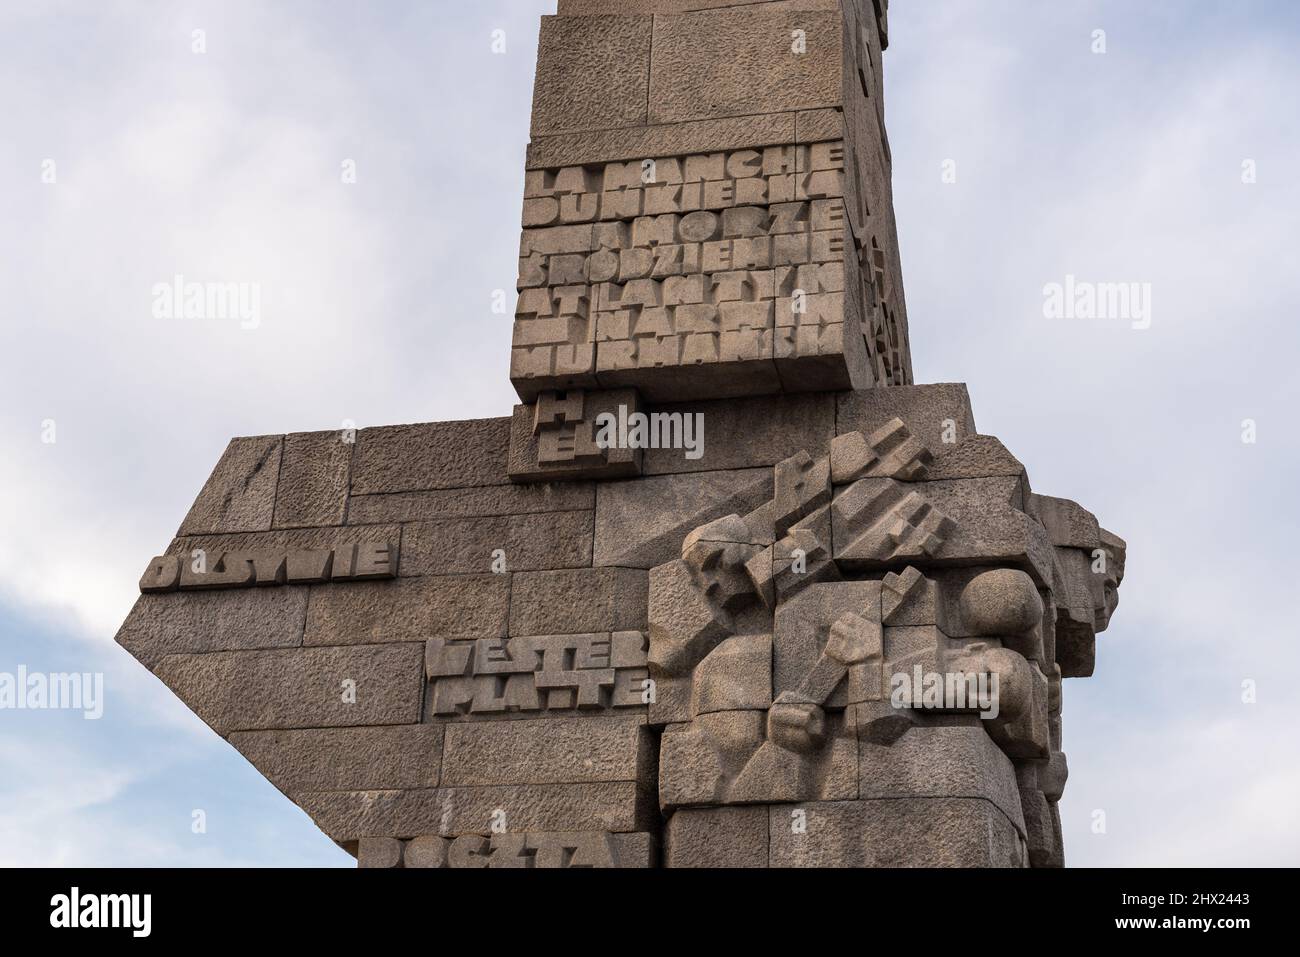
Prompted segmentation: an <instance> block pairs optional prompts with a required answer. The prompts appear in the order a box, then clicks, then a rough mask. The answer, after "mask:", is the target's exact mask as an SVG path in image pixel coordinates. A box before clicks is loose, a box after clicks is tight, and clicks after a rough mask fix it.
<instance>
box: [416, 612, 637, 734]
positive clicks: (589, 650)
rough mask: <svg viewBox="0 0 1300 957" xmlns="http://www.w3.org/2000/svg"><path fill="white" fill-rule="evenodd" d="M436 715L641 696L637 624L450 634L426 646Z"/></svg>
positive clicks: (603, 705)
mask: <svg viewBox="0 0 1300 957" xmlns="http://www.w3.org/2000/svg"><path fill="white" fill-rule="evenodd" d="M425 672H426V674H427V675H428V677H429V680H430V681H431V682H432V684H431V689H430V690H431V698H430V706H429V707H430V712H431V714H433V715H435V716H443V717H448V716H457V715H479V716H486V715H492V714H506V713H510V712H537V711H603V710H609V709H612V708H631V707H640V706H643V705H645V704H646V697H645V696H646V690H647V681H648V679H649V671H648V670H647V667H646V637H645V635H644V634H642V633H641V632H639V631H616V632H613V633H603V634H593V635H542V636H536V637H519V638H479V639H476V640H474V641H448V640H445V639H442V638H431V639H429V641H428V644H427V645H426V646H425Z"/></svg>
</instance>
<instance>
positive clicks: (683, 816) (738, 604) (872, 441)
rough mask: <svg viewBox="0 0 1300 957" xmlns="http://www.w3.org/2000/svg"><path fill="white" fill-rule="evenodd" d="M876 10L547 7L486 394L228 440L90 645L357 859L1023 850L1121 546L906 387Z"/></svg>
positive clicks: (925, 858) (984, 854) (932, 854)
mask: <svg viewBox="0 0 1300 957" xmlns="http://www.w3.org/2000/svg"><path fill="white" fill-rule="evenodd" d="M886 13H887V0H874V2H873V0H780V2H757V3H748V4H744V5H727V4H726V3H725V2H724V0H640V2H634V0H559V11H558V15H557V16H553V17H546V18H544V19H543V22H542V29H541V41H540V50H539V55H538V66H537V83H536V90H535V94H534V101H533V118H532V143H531V145H530V147H529V151H528V160H527V169H526V171H525V176H524V183H525V187H524V200H523V232H522V236H521V241H520V252H519V299H518V308H517V312H516V316H515V325H514V338H513V346H512V352H511V356H510V378H511V381H512V383H513V384H514V386H515V388H516V390H517V392H518V393H519V397H520V399H521V402H522V404H520V405H518V406H516V407H515V409H514V413H513V415H511V416H508V417H503V418H499V419H487V420H480V421H469V422H443V423H435V424H429V425H406V426H392V427H386V428H370V429H362V430H360V431H359V432H355V433H351V432H344V433H338V432H326V433H307V434H291V435H273V436H265V437H258V438H240V439H235V440H233V441H232V442H231V443H230V446H229V447H228V448H227V450H226V452H225V454H224V455H223V456H222V458H221V460H220V461H219V462H218V463H217V465H216V468H215V470H214V471H213V473H212V476H211V478H209V480H208V482H207V484H206V485H205V486H204V488H203V489H202V491H201V492H200V494H199V497H198V499H197V500H196V501H195V503H194V506H193V507H192V508H191V509H190V512H189V514H188V515H187V516H186V517H185V519H184V521H183V522H182V523H181V526H180V529H179V531H178V533H177V537H176V538H175V539H174V540H173V541H172V542H171V544H170V545H169V546H168V547H167V549H166V552H165V554H164V555H162V556H160V557H157V558H154V559H153V560H152V561H150V562H149V564H148V566H147V568H146V570H145V573H144V575H143V577H142V579H141V582H140V590H141V592H142V594H141V596H140V599H139V601H138V603H137V604H136V606H135V608H134V609H133V610H132V612H131V614H130V616H129V618H128V619H127V621H126V622H125V624H124V625H123V626H122V629H121V631H120V632H119V633H118V636H117V640H118V642H119V643H120V644H121V645H122V646H123V647H125V648H126V649H127V650H128V651H130V652H131V654H133V655H134V656H135V657H136V658H137V659H139V661H140V662H142V663H143V664H144V665H145V666H147V667H148V668H150V669H151V670H152V671H153V673H154V674H156V675H157V676H158V678H160V679H161V680H162V681H163V682H165V683H166V684H167V686H168V687H169V688H171V689H172V690H173V691H174V692H175V693H176V694H177V695H178V696H179V697H180V698H181V699H182V700H183V701H184V702H185V703H186V704H187V705H188V706H189V707H190V708H192V709H193V710H194V711H195V712H196V713H197V714H198V715H199V716H200V717H201V718H202V719H203V720H204V721H206V722H207V723H208V724H209V725H210V726H211V727H212V728H213V730H215V731H216V732H217V733H218V734H220V735H222V736H223V737H224V738H225V739H226V740H227V741H229V742H230V744H232V745H233V746H234V747H236V748H237V749H239V751H240V752H241V753H242V754H243V755H244V756H246V757H247V758H248V760H250V761H251V762H252V763H253V764H254V765H255V766H256V767H257V768H258V769H259V770H260V771H261V772H262V773H263V774H264V775H266V777H267V778H268V779H270V780H271V782H272V783H274V784H275V785H276V787H278V788H279V789H280V790H281V791H282V792H283V793H284V794H285V795H286V796H287V797H289V798H290V799H291V800H292V801H294V802H295V803H296V804H298V805H299V806H300V807H302V808H303V809H304V810H305V811H306V812H307V813H308V814H309V815H310V816H311V817H312V819H313V820H314V821H315V822H316V824H317V825H318V826H319V827H320V828H321V830H322V831H324V832H325V833H326V834H327V835H329V836H330V837H331V838H332V839H333V840H335V841H336V842H338V843H339V844H340V845H341V846H342V847H344V848H346V849H347V850H349V851H351V852H352V853H354V854H356V855H357V858H358V861H359V863H360V865H361V866H363V867H582V866H599V867H654V866H665V867H701V866H703V867H708V866H747V867H767V866H823V865H835V866H900V865H908V866H912V865H915V866H935V865H947V866H1008V867H1022V866H1034V867H1044V866H1054V865H1061V864H1062V863H1063V850H1062V842H1061V827H1060V818H1059V815H1058V812H1057V802H1058V800H1059V799H1060V797H1061V792H1062V789H1063V787H1064V785H1065V778H1066V764H1065V755H1064V754H1063V753H1062V745H1061V711H1062V705H1061V691H1062V687H1061V686H1062V679H1063V678H1076V677H1086V676H1088V675H1090V674H1091V673H1092V671H1093V659H1094V645H1095V635H1096V632H1098V631H1101V630H1102V629H1104V628H1105V627H1106V625H1107V623H1108V620H1109V618H1110V615H1111V613H1112V611H1113V610H1114V608H1115V605H1116V590H1117V588H1118V586H1119V583H1120V581H1121V579H1122V577H1123V572H1124V553H1125V546H1124V543H1123V541H1121V540H1120V539H1119V538H1117V537H1116V536H1114V535H1112V534H1110V533H1109V532H1107V531H1106V530H1104V529H1103V528H1101V527H1100V526H1099V525H1098V523H1097V520H1096V518H1094V517H1093V515H1092V514H1091V513H1089V512H1088V511H1087V510H1085V509H1084V508H1082V507H1080V506H1079V505H1077V504H1075V503H1074V502H1070V501H1067V500H1064V499H1058V498H1051V497H1048V496H1045V495H1040V494H1037V493H1035V492H1033V491H1032V490H1031V489H1030V485H1029V481H1028V478H1027V476H1026V473H1025V468H1024V466H1023V465H1021V463H1020V462H1019V461H1017V460H1016V459H1015V457H1014V456H1013V455H1012V454H1011V453H1010V452H1009V451H1008V450H1007V449H1006V448H1005V447H1004V446H1003V445H1002V443H1000V442H999V441H998V440H997V439H996V438H993V437H992V436H986V435H980V434H979V433H978V431H977V430H976V428H975V422H974V417H973V415H972V412H971V408H970V404H969V400H968V397H967V394H966V389H965V387H964V386H962V385H914V384H913V382H912V365H911V358H910V350H909V345H908V330H907V312H906V307H905V304H904V298H903V285H902V276H901V269H900V264H899V256H898V244H897V240H896V230H895V225H894V218H893V217H894V213H893V206H892V200H891V187H890V178H891V172H890V165H891V160H890V154H889V145H888V140H887V139H886V136H885V132H884V123H883V117H884V112H883V101H882V87H881V55H882V51H883V50H884V49H885V47H886V46H887V45H888V37H889V34H888V23H887V17H886ZM503 359H504V357H503Z"/></svg>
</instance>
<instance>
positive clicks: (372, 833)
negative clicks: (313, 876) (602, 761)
mask: <svg viewBox="0 0 1300 957" xmlns="http://www.w3.org/2000/svg"><path fill="white" fill-rule="evenodd" d="M296 800H297V801H298V804H299V806H301V807H302V809H303V810H304V811H306V812H307V813H308V814H310V815H311V816H312V820H314V821H315V822H316V825H317V827H319V828H320V829H321V830H322V831H324V832H325V833H326V834H328V835H329V836H330V837H331V838H333V839H334V840H336V841H354V840H356V839H358V838H361V837H415V836H419V835H421V834H439V835H442V836H444V837H446V836H455V835H459V834H483V833H493V822H494V821H499V822H500V827H501V828H502V829H503V833H507V834H521V833H527V832H529V831H563V830H566V829H568V830H572V829H574V827H575V824H580V825H581V827H582V828H583V829H588V830H602V831H643V830H646V829H647V828H648V827H649V825H650V822H651V818H652V812H653V805H652V804H650V803H647V801H646V800H645V795H644V794H643V793H642V792H640V791H639V790H638V786H637V784H635V783H634V782H630V781H619V782H614V783H598V784H539V785H488V786H485V787H461V788H426V789H408V790H400V791H312V792H307V793H304V794H301V795H298V796H297V798H296Z"/></svg>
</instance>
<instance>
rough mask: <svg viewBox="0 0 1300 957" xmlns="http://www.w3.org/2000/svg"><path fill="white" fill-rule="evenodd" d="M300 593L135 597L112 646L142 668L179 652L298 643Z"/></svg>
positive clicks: (303, 608)
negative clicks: (134, 660) (119, 648)
mask: <svg viewBox="0 0 1300 957" xmlns="http://www.w3.org/2000/svg"><path fill="white" fill-rule="evenodd" d="M306 608H307V589H306V588H258V589H246V590H242V591H238V592H173V593H170V594H164V595H141V596H140V597H139V598H137V599H136V602H135V607H133V608H132V609H131V613H130V614H129V615H128V616H127V618H126V621H124V622H123V623H122V627H121V628H120V629H118V632H117V638H116V641H117V643H118V644H119V645H121V646H122V647H123V648H125V649H126V650H127V651H129V652H131V654H133V655H135V657H136V658H137V659H139V660H140V661H141V662H142V663H143V664H144V665H145V666H147V667H149V668H154V667H155V666H156V665H157V664H158V662H160V661H161V660H162V659H163V658H164V657H165V656H167V655H172V654H179V653H184V652H206V651H239V650H248V649H253V648H290V647H293V646H295V645H301V644H302V634H303V616H304V614H305V612H306Z"/></svg>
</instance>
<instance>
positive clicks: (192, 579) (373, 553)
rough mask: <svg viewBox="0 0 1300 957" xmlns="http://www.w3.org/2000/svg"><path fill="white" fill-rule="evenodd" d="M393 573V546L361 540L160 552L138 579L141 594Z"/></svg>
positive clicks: (309, 582)
mask: <svg viewBox="0 0 1300 957" xmlns="http://www.w3.org/2000/svg"><path fill="white" fill-rule="evenodd" d="M396 574H397V548H396V547H395V546H393V545H392V544H390V543H388V542H361V543H359V544H355V545H339V546H336V547H334V548H315V549H296V550H292V551H287V550H286V551H270V550H259V551H227V552H202V551H201V550H200V551H199V552H197V553H195V554H191V555H160V556H158V557H157V558H154V559H152V560H151V561H150V562H149V567H148V568H146V569H145V572H144V575H143V576H141V578H140V591H141V592H144V593H145V594H151V593H154V592H169V591H201V590H205V589H214V588H254V587H257V586H264V585H315V584H320V583H322V582H335V581H367V580H371V579H376V578H392V577H393V576H394V575H396Z"/></svg>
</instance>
